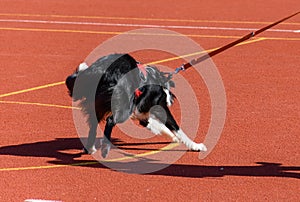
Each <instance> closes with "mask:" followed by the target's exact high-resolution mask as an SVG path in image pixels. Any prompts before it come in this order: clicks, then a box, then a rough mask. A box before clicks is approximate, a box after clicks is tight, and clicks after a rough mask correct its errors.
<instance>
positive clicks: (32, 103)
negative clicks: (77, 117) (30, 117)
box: [0, 100, 81, 110]
mask: <svg viewBox="0 0 300 202" xmlns="http://www.w3.org/2000/svg"><path fill="white" fill-rule="evenodd" d="M0 103H2V104H19V105H36V106H41V107H56V108H63V109H78V110H80V109H81V108H79V107H72V106H64V105H56V104H44V103H38V102H19V101H3V100H0Z"/></svg>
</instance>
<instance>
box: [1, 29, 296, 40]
mask: <svg viewBox="0 0 300 202" xmlns="http://www.w3.org/2000/svg"><path fill="white" fill-rule="evenodd" d="M0 30H5V31H28V32H54V33H81V34H102V35H118V34H126V33H125V32H111V31H92V30H72V29H41V28H21V27H19V28H18V27H0ZM128 34H130V35H148V36H149V35H155V36H174V37H181V36H182V35H178V34H154V33H141V32H139V33H135V32H130V33H128ZM184 36H187V37H192V38H220V39H239V38H240V37H241V36H225V35H200V34H185V35H184ZM264 38H265V39H270V40H281V41H300V37H299V38H283V37H264Z"/></svg>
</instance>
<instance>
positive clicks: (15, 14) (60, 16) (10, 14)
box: [0, 13, 300, 25]
mask: <svg viewBox="0 0 300 202" xmlns="http://www.w3.org/2000/svg"><path fill="white" fill-rule="evenodd" d="M0 16H10V17H49V18H72V19H74V18H77V19H105V20H134V21H158V22H192V23H199V22H205V23H223V24H262V25H265V24H271V23H272V22H258V21H230V20H194V19H175V18H174V19H171V18H137V17H113V16H83V15H79V16H76V15H51V14H50V15H42V14H26V13H0ZM281 24H284V25H300V23H298V22H283V23H281Z"/></svg>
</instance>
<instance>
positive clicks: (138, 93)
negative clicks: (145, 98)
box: [134, 88, 143, 98]
mask: <svg viewBox="0 0 300 202" xmlns="http://www.w3.org/2000/svg"><path fill="white" fill-rule="evenodd" d="M142 94H143V92H142V91H141V90H140V89H138V88H137V89H136V90H135V91H134V95H135V98H138V97H140V96H141V95H142Z"/></svg>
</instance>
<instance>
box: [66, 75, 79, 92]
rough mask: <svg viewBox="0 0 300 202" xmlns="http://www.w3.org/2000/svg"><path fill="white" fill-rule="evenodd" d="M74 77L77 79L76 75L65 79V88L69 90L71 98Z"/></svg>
mask: <svg viewBox="0 0 300 202" xmlns="http://www.w3.org/2000/svg"><path fill="white" fill-rule="evenodd" d="M76 77H77V75H76V73H75V74H72V75H70V76H68V77H67V79H66V86H67V88H68V90H69V94H70V96H71V97H72V95H73V88H74V84H75V80H76Z"/></svg>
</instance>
